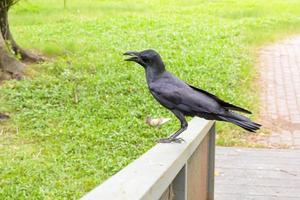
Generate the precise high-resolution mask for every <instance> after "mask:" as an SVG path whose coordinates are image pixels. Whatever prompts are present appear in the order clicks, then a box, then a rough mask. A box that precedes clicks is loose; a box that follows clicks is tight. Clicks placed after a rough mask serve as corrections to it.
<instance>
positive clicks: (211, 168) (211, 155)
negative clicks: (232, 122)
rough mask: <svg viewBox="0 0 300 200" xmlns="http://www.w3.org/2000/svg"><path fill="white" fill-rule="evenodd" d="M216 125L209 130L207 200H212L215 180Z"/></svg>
mask: <svg viewBox="0 0 300 200" xmlns="http://www.w3.org/2000/svg"><path fill="white" fill-rule="evenodd" d="M215 126H216V124H215V123H214V125H213V126H212V127H211V129H210V130H209V141H208V179H207V181H208V184H207V185H208V191H207V192H208V194H207V197H208V200H213V199H214V182H215V181H214V180H215V147H216V145H215V138H216V128H215Z"/></svg>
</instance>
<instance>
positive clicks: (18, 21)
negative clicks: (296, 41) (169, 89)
mask: <svg viewBox="0 0 300 200" xmlns="http://www.w3.org/2000/svg"><path fill="white" fill-rule="evenodd" d="M10 21H11V27H12V29H13V32H14V36H15V38H16V40H17V41H18V42H19V43H20V44H21V45H22V46H24V47H25V48H28V49H34V50H36V51H40V52H42V53H43V54H44V55H48V56H49V57H53V58H54V59H53V61H50V62H46V63H43V64H40V65H33V66H30V67H29V68H28V70H27V72H26V73H27V77H26V79H25V80H23V81H9V82H6V83H5V84H3V85H2V86H1V88H0V111H2V112H3V111H4V112H8V113H10V114H11V117H12V119H11V120H9V121H7V122H0V160H1V162H0V199H78V198H79V197H80V196H82V195H83V194H84V193H86V192H87V191H89V190H91V189H92V188H93V187H94V186H96V185H97V184H99V183H100V182H101V181H104V180H105V179H106V178H108V177H109V176H111V175H112V174H114V173H116V172H117V171H119V170H120V169H121V168H122V167H124V166H126V165H127V164H128V163H130V162H131V161H132V160H134V159H135V158H137V157H138V156H139V155H141V154H142V153H144V152H145V151H146V150H148V149H149V148H151V147H152V146H153V145H154V144H155V140H157V139H158V138H161V137H166V136H167V135H169V134H170V133H171V132H173V131H175V130H177V129H178V128H179V122H178V121H177V120H176V119H175V118H174V117H173V115H172V114H171V113H170V112H168V111H167V110H165V109H164V108H162V107H161V106H159V104H158V103H156V101H155V100H154V99H153V98H152V96H151V95H150V94H149V93H148V91H147V87H146V83H145V77H144V71H143V69H142V68H141V67H138V66H137V65H136V64H133V63H127V62H123V56H122V53H123V52H125V51H127V50H143V49H147V48H153V49H156V50H157V51H158V52H159V53H160V54H161V55H162V57H163V59H164V61H165V63H166V65H167V68H168V69H169V70H170V71H172V72H173V73H174V74H176V75H177V76H179V77H180V78H182V79H184V80H186V81H187V82H189V83H191V84H193V85H195V86H199V87H201V88H204V89H206V90H208V91H210V92H213V93H215V94H217V95H218V96H220V97H222V98H223V99H225V100H227V101H229V102H232V103H235V104H237V105H240V106H243V107H245V108H248V109H250V110H253V111H254V112H257V111H258V105H259V103H258V92H259V88H255V87H254V86H255V85H254V84H253V83H254V81H255V78H256V76H257V72H256V69H255V67H254V63H255V54H254V53H253V49H255V48H257V47H259V46H260V45H261V44H264V43H265V42H271V41H273V40H275V39H278V38H280V37H283V36H285V35H288V34H293V33H297V32H299V30H300V1H298V0H284V1H283V0H282V1H279V0H277V1H276V0H270V1H262V0H260V1H258V0H243V1H240V0H230V1H229V0H228V1H221V0H216V1H209V0H206V1H204V0H202V1H196V0H193V1H184V0H175V1H174V0H172V1H171V0H164V1H158V0H154V1H146V2H144V3H143V2H142V1H135V0H124V1H123V0H122V1H121V0H119V1H117V0H116V1H109V0H101V1H100V0H99V1H96V0H93V1H92V0H85V1H80V0H72V1H67V8H66V9H64V8H63V1H62V0H48V1H43V0H27V1H21V2H20V3H19V4H18V5H16V6H15V7H14V8H13V9H12V10H11V12H10ZM75 96H76V97H75ZM147 116H153V117H158V116H164V117H171V118H172V120H171V121H170V122H169V123H168V124H166V125H164V126H162V127H161V128H153V127H149V126H148V125H147V124H146V123H145V118H146V117H147ZM218 132H219V135H218V144H221V145H236V144H239V145H240V144H241V145H243V144H244V145H247V143H245V142H244V141H243V140H241V139H240V136H241V135H242V134H245V132H244V131H242V129H240V128H236V127H234V126H231V125H227V124H224V123H219V124H218Z"/></svg>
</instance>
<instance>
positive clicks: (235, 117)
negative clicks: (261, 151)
mask: <svg viewBox="0 0 300 200" xmlns="http://www.w3.org/2000/svg"><path fill="white" fill-rule="evenodd" d="M227 114H228V115H222V116H219V117H220V119H222V120H224V121H227V122H231V123H233V124H235V125H237V126H239V127H241V128H243V129H245V130H247V131H250V132H256V131H257V130H259V129H260V127H261V124H258V123H255V122H252V121H251V120H250V119H249V118H247V117H244V116H242V115H239V114H237V113H234V112H230V111H229V112H227Z"/></svg>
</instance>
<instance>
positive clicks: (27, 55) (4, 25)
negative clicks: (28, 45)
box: [0, 7, 43, 62]
mask: <svg viewBox="0 0 300 200" xmlns="http://www.w3.org/2000/svg"><path fill="white" fill-rule="evenodd" d="M7 14H8V8H5V7H0V29H1V33H2V36H3V38H4V40H5V41H7V42H8V44H9V45H10V47H11V48H12V50H13V52H14V54H15V55H20V56H21V59H22V60H28V61H31V62H37V61H43V58H42V57H40V56H37V55H35V54H33V53H31V52H29V51H26V50H24V49H23V48H21V47H20V46H19V45H18V44H17V43H16V41H15V40H14V38H13V36H12V33H11V31H10V28H9V23H8V15H7Z"/></svg>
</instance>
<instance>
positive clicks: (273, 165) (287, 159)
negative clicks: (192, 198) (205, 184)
mask: <svg viewBox="0 0 300 200" xmlns="http://www.w3.org/2000/svg"><path fill="white" fill-rule="evenodd" d="M215 175H216V177H215V178H216V179H215V200H299V199H300V150H293V149H253V148H251V149H249V148H233V147H218V148H217V149H216V170H215Z"/></svg>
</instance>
